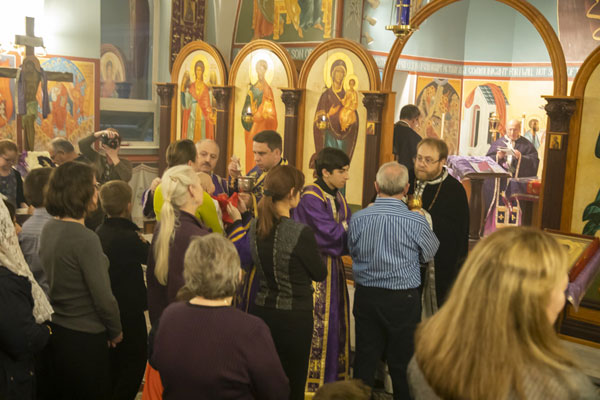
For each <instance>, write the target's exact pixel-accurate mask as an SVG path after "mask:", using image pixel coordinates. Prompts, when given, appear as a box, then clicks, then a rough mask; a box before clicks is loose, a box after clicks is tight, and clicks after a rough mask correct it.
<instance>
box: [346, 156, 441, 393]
mask: <svg viewBox="0 0 600 400" xmlns="http://www.w3.org/2000/svg"><path fill="white" fill-rule="evenodd" d="M408 187H409V184H408V171H407V169H406V167H404V166H403V165H400V164H398V163H397V162H395V161H393V162H389V163H386V164H384V165H382V166H381V168H380V169H379V171H378V172H377V177H376V182H375V189H376V191H377V199H376V200H375V203H374V204H373V205H372V206H371V207H368V208H365V209H363V210H361V211H359V212H357V213H356V214H355V215H354V216H353V217H352V219H351V220H350V227H349V230H348V247H349V248H350V255H351V256H352V261H353V266H352V269H353V272H354V280H355V282H356V292H355V295H354V310H353V314H354V318H355V329H356V357H355V360H354V377H355V378H358V379H362V380H363V381H364V382H365V383H367V384H368V385H370V386H373V381H374V375H375V369H376V367H377V363H378V362H379V361H380V360H381V359H382V358H384V357H385V359H386V360H387V364H388V368H389V371H390V375H391V377H392V385H393V388H394V399H407V398H409V393H408V384H407V381H406V368H407V366H408V362H409V361H410V358H411V356H412V354H413V350H414V341H413V335H414V331H415V328H416V326H417V323H418V322H419V321H420V319H421V299H420V296H419V290H418V287H419V285H420V284H421V275H420V264H421V263H427V262H429V261H431V260H433V257H434V256H435V253H436V251H437V249H438V246H439V241H438V239H437V238H436V236H435V234H434V233H433V231H432V230H431V228H430V227H429V224H428V223H427V221H426V219H425V217H424V216H423V215H422V214H420V213H418V212H413V211H409V210H408V207H407V206H406V204H405V203H404V202H403V201H402V198H403V197H404V196H405V195H406V193H407V192H408Z"/></svg>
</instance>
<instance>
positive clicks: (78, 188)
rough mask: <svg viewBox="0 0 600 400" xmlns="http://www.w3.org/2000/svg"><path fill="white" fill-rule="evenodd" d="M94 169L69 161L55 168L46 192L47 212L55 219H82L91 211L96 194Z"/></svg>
mask: <svg viewBox="0 0 600 400" xmlns="http://www.w3.org/2000/svg"><path fill="white" fill-rule="evenodd" d="M94 176H95V172H94V169H93V168H92V167H91V166H89V165H87V164H84V163H80V162H74V161H69V162H66V163H64V164H61V165H60V166H59V167H57V168H55V169H54V171H52V175H50V181H49V182H48V190H47V191H46V199H45V203H46V210H48V213H50V215H54V216H55V217H60V218H64V217H69V218H74V219H80V218H83V217H85V216H86V215H87V214H88V213H89V212H90V211H92V210H91V209H90V206H91V205H92V199H93V198H94V194H95V192H96V188H95V187H94Z"/></svg>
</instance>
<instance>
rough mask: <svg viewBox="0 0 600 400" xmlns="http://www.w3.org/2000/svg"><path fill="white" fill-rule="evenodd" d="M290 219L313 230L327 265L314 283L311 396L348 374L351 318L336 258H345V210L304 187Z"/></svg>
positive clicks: (312, 187) (315, 188)
mask: <svg viewBox="0 0 600 400" xmlns="http://www.w3.org/2000/svg"><path fill="white" fill-rule="evenodd" d="M336 200H337V204H338V205H339V210H336V208H337V207H336ZM293 218H294V220H296V221H298V222H301V223H303V224H306V225H308V226H310V227H311V228H312V229H313V231H314V232H315V238H316V240H317V244H318V246H319V250H320V253H321V256H322V257H323V261H324V263H325V265H327V279H326V280H325V281H323V282H314V283H313V287H314V289H315V292H314V304H315V308H314V330H313V338H312V344H311V350H310V359H309V367H308V377H307V380H306V391H307V392H308V393H314V392H316V391H317V390H318V389H319V387H321V386H323V384H325V383H328V382H334V381H337V380H342V379H346V378H347V377H348V373H349V353H350V323H349V317H350V315H349V305H348V304H349V303H348V288H347V287H346V276H345V272H344V265H343V263H342V258H341V257H342V255H345V254H348V243H347V236H348V234H347V226H348V222H349V220H350V209H349V208H348V204H347V203H346V199H345V198H344V196H343V195H342V193H341V192H339V191H338V192H337V195H336V198H335V199H334V197H333V196H331V195H330V194H327V193H326V192H325V191H323V190H322V189H321V188H320V187H319V186H318V185H308V186H306V187H305V188H304V190H303V191H302V196H301V198H300V203H299V204H298V207H296V209H295V210H294V215H293Z"/></svg>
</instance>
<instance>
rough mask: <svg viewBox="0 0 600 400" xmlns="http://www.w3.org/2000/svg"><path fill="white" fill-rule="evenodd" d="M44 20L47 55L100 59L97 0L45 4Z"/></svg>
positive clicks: (56, 1) (70, 0)
mask: <svg viewBox="0 0 600 400" xmlns="http://www.w3.org/2000/svg"><path fill="white" fill-rule="evenodd" d="M44 20H45V22H44V25H45V33H44V44H45V45H46V49H47V52H48V53H49V54H60V55H62V56H71V57H83V58H100V33H101V30H100V0H85V1H72V0H46V2H45V7H44Z"/></svg>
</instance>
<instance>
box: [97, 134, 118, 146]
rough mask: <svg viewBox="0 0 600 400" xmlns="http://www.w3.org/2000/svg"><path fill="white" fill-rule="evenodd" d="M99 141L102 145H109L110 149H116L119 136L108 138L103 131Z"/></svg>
mask: <svg viewBox="0 0 600 400" xmlns="http://www.w3.org/2000/svg"><path fill="white" fill-rule="evenodd" d="M100 141H101V142H102V144H103V145H105V146H107V147H110V148H111V149H116V148H118V147H119V145H120V144H121V138H120V137H119V136H115V137H113V138H110V137H109V136H108V134H106V133H103V134H102V136H100Z"/></svg>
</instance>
